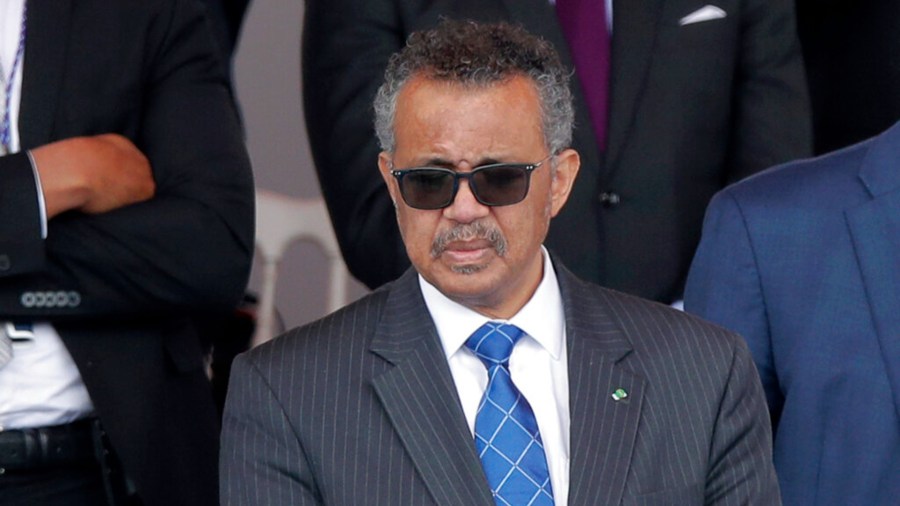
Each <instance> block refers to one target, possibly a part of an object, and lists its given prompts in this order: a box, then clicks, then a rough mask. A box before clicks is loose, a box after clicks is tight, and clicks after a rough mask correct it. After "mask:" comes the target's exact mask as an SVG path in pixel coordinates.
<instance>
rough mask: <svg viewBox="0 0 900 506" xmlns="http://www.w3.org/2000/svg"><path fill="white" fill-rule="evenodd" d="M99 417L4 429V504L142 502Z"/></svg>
mask: <svg viewBox="0 0 900 506" xmlns="http://www.w3.org/2000/svg"><path fill="white" fill-rule="evenodd" d="M123 476H124V475H123V473H122V467H121V464H120V463H119V460H118V458H116V454H115V452H114V451H113V449H112V448H111V447H110V446H109V442H108V441H107V439H106V434H105V432H104V431H103V429H102V428H101V426H100V423H99V421H98V420H96V419H85V420H80V421H77V422H72V423H70V424H65V425H59V426H54V427H41V428H35V429H21V430H19V429H16V430H9V431H6V432H0V506H19V505H21V506H82V505H84V506H140V504H141V503H140V501H138V500H137V499H134V498H132V497H130V496H129V495H128V494H127V493H126V489H127V488H128V487H126V484H125V479H124V478H123Z"/></svg>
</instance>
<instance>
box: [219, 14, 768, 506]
mask: <svg viewBox="0 0 900 506" xmlns="http://www.w3.org/2000/svg"><path fill="white" fill-rule="evenodd" d="M568 76H569V72H568V71H567V70H566V69H565V68H564V67H563V66H562V65H561V64H560V61H559V58H558V55H557V54H556V53H555V52H554V50H553V49H552V47H551V46H550V45H549V44H547V43H546V42H545V41H543V40H541V39H538V38H536V37H533V36H531V35H529V34H528V33H526V32H525V31H524V30H523V29H521V28H514V27H511V26H509V25H505V24H498V25H480V24H476V23H471V22H453V21H447V22H444V23H442V24H440V25H439V26H438V27H437V28H435V29H434V30H431V31H427V32H418V33H416V34H414V35H413V36H411V37H410V39H409V41H408V45H407V47H406V48H405V49H404V50H403V51H401V52H400V53H398V54H397V55H395V56H394V57H393V58H392V60H391V64H390V66H389V68H388V70H387V73H386V76H385V82H384V84H383V85H382V87H381V89H380V91H379V93H378V96H377V97H376V99H375V111H376V117H377V123H376V130H377V132H378V136H379V141H380V143H381V145H382V148H383V151H382V153H381V154H380V156H379V158H378V166H379V168H380V171H381V175H382V177H383V178H384V181H385V182H386V184H387V187H388V191H389V192H390V196H391V198H392V199H393V201H394V205H395V207H396V214H397V220H398V223H399V226H400V230H401V232H402V235H403V239H404V243H405V245H406V249H407V253H408V254H409V258H410V259H411V261H412V263H413V269H410V270H409V271H407V272H406V273H405V274H404V275H403V276H402V277H401V278H399V279H398V280H397V281H395V282H393V283H391V284H389V285H387V286H386V287H385V288H383V289H380V290H378V291H376V292H374V293H373V294H371V295H369V296H367V297H365V298H363V299H361V300H360V301H358V302H356V303H354V304H352V305H351V306H348V307H347V308H345V309H343V310H341V311H338V312H336V313H334V314H332V315H330V316H327V317H325V318H324V319H322V320H319V321H317V322H314V323H312V324H310V325H308V326H305V327H302V328H299V329H296V330H294V331H291V332H289V333H288V334H286V335H284V336H282V337H279V338H277V339H275V340H273V341H270V342H269V343H266V344H264V345H262V346H260V347H258V348H255V349H253V350H251V351H249V352H248V353H246V354H244V355H241V356H239V357H238V359H236V361H235V363H234V367H233V370H232V377H231V384H230V386H229V394H228V395H229V397H228V400H227V403H226V410H225V417H224V425H223V436H222V451H221V453H220V455H221V461H220V462H221V472H222V473H221V477H222V484H221V494H222V499H223V501H224V504H228V505H240V504H246V505H250V504H254V505H255V504H279V505H280V504H284V505H287V504H291V505H311V504H328V505H359V504H366V505H379V504H383V505H392V506H395V505H412V504H416V505H430V504H442V505H455V504H465V505H484V506H488V505H492V504H497V505H525V504H534V505H547V504H557V505H565V504H573V505H574V504H590V505H604V504H626V503H627V504H650V503H665V504H679V505H691V504H767V505H769V504H779V494H778V485H777V482H776V479H775V474H774V470H773V468H772V464H771V440H770V438H771V432H770V428H769V420H768V417H767V414H766V410H765V400H764V399H763V395H762V390H761V387H760V384H759V379H758V376H757V375H756V372H755V369H754V367H753V364H752V362H751V360H750V355H749V352H748V350H747V348H746V346H745V345H743V344H742V341H741V339H740V338H739V337H738V336H736V335H734V334H730V333H727V332H725V331H724V330H722V329H719V328H717V327H713V326H711V325H709V324H706V323H703V322H701V321H700V320H698V319H696V318H693V317H691V316H689V315H686V314H684V313H680V312H678V311H675V310H673V309H671V308H668V307H665V306H662V305H658V304H656V303H652V302H648V301H644V300H641V299H637V298H634V297H631V296H627V295H623V294H620V293H616V292H613V291H610V290H606V289H603V288H601V287H598V286H596V285H592V284H589V283H585V282H583V281H581V280H579V279H577V278H576V277H575V276H573V275H572V274H571V273H570V272H569V271H568V270H566V268H565V267H563V266H562V265H561V263H560V262H559V260H558V258H557V257H555V256H553V255H551V254H549V253H548V252H547V250H546V249H545V248H544V247H543V246H542V243H543V241H544V239H545V237H546V235H547V230H548V227H549V225H550V220H551V219H552V218H553V217H554V216H556V215H557V214H558V213H559V211H560V209H561V208H562V207H563V205H564V204H565V202H566V200H567V198H568V197H569V194H570V192H571V190H572V187H573V184H574V182H575V177H576V175H577V173H578V168H579V162H580V160H579V155H578V153H577V152H576V151H574V150H572V149H570V148H569V147H568V146H569V142H570V140H571V132H572V123H573V119H572V118H573V111H572V104H571V100H572V99H571V94H570V92H569V88H568Z"/></svg>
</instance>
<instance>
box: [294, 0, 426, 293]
mask: <svg viewBox="0 0 900 506" xmlns="http://www.w3.org/2000/svg"><path fill="white" fill-rule="evenodd" d="M398 3H400V2H391V1H385V0H373V1H366V2H356V1H353V0H328V1H325V0H307V2H306V13H305V22H304V32H303V103H304V108H305V113H306V124H307V125H308V130H309V138H310V144H311V148H312V154H313V158H314V160H315V164H316V170H317V171H318V176H319V182H320V184H321V186H322V193H323V195H324V197H325V202H326V204H327V205H328V211H329V214H330V215H331V220H332V223H333V225H334V229H335V233H336V235H337V239H338V242H339V243H340V246H341V251H342V253H343V256H344V260H345V261H346V262H347V267H348V268H349V269H350V272H351V273H353V275H354V276H355V277H356V278H357V279H359V280H360V281H362V282H363V283H365V284H366V285H367V286H369V287H370V288H374V287H377V286H379V285H381V284H383V283H385V282H387V281H390V280H392V279H394V278H396V277H398V276H399V275H400V274H402V273H403V271H404V270H405V269H406V267H408V266H409V260H408V259H407V256H406V250H405V249H404V247H403V243H402V241H401V238H400V231H399V229H398V227H397V222H396V218H395V216H394V207H393V205H392V204H391V200H390V197H389V195H388V192H387V189H386V188H385V185H384V181H383V180H382V179H381V176H380V175H379V173H378V166H377V158H378V152H379V148H378V144H377V142H376V139H375V132H374V127H373V111H372V99H373V97H374V96H375V92H376V90H377V89H378V86H379V85H380V83H381V81H382V75H383V73H384V69H385V67H386V66H387V62H388V59H389V58H390V55H391V54H393V53H394V52H396V51H398V50H400V49H401V48H402V47H403V44H404V42H405V38H406V33H407V32H406V30H405V29H404V28H403V27H402V26H401V17H402V16H401V13H400V12H398V9H400V8H401V7H400V6H398V5H395V4H398Z"/></svg>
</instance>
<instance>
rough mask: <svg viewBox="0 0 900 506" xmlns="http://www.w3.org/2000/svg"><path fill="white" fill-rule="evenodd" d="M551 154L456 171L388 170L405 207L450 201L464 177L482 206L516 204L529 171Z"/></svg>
mask: <svg viewBox="0 0 900 506" xmlns="http://www.w3.org/2000/svg"><path fill="white" fill-rule="evenodd" d="M552 157H553V155H550V156H548V157H547V158H544V159H543V160H541V161H539V162H537V163H492V164H490V165H482V166H481V167H476V168H474V169H472V171H471V172H458V171H455V170H451V169H445V168H443V167H413V168H409V169H402V170H392V171H391V175H392V176H394V177H395V178H397V184H398V185H399V186H400V195H402V196H403V201H404V202H406V204H407V205H408V206H409V207H413V208H416V209H442V208H444V207H447V206H449V205H450V204H452V203H453V199H455V198H456V192H457V191H458V190H459V180H460V179H466V180H468V182H469V189H470V190H471V191H472V195H474V196H475V199H476V200H477V201H478V202H481V203H482V204H483V205H486V206H509V205H512V204H518V203H519V202H521V201H522V200H523V199H524V198H525V196H526V195H528V186H529V183H530V182H531V173H532V171H534V169H536V168H538V167H540V166H541V165H543V164H544V162H546V161H547V160H549V159H550V158H552Z"/></svg>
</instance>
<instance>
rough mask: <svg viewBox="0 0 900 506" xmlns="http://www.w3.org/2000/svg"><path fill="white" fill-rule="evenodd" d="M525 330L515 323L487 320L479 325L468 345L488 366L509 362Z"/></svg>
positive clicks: (467, 341) (467, 342)
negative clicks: (514, 347)
mask: <svg viewBox="0 0 900 506" xmlns="http://www.w3.org/2000/svg"><path fill="white" fill-rule="evenodd" d="M523 334H524V332H522V329H520V328H519V327H516V326H515V325H509V324H506V323H500V322H487V323H485V324H484V325H482V326H481V327H478V330H476V331H475V332H474V333H472V335H471V336H469V339H467V340H466V347H467V348H469V349H470V350H472V351H474V352H475V355H477V356H478V358H480V359H481V361H482V362H484V364H485V365H486V366H487V367H489V368H490V367H491V366H494V365H498V364H501V365H504V364H507V363H509V356H510V355H512V350H513V346H515V345H516V342H518V341H519V339H520V338H521V337H522V335H523Z"/></svg>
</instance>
